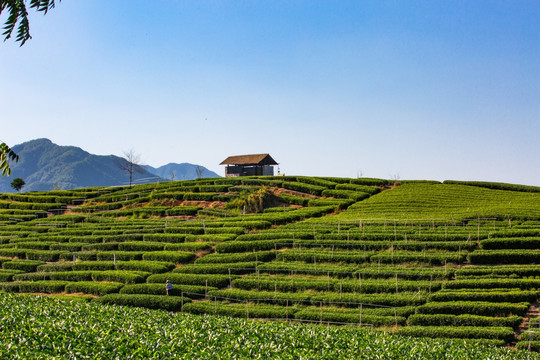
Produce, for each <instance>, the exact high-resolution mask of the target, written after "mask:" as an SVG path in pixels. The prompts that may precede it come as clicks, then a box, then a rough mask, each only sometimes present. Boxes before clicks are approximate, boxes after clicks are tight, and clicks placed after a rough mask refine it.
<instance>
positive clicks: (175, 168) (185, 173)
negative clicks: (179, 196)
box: [144, 163, 219, 180]
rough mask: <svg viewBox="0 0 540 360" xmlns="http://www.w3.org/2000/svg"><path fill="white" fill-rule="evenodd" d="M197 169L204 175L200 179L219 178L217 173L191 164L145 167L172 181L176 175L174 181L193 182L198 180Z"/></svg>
mask: <svg viewBox="0 0 540 360" xmlns="http://www.w3.org/2000/svg"><path fill="white" fill-rule="evenodd" d="M197 167H198V168H200V169H201V171H202V173H201V176H200V177H204V178H211V177H219V175H218V174H216V173H215V172H213V171H211V170H208V169H207V168H205V167H204V166H200V165H194V164H190V163H181V164H175V163H169V164H167V165H163V166H160V167H158V168H154V167H152V166H150V165H145V166H144V168H145V169H146V170H148V171H149V172H151V173H153V174H156V175H157V176H159V177H161V178H164V179H172V174H173V173H174V180H192V179H196V178H198V177H199V176H198V174H197Z"/></svg>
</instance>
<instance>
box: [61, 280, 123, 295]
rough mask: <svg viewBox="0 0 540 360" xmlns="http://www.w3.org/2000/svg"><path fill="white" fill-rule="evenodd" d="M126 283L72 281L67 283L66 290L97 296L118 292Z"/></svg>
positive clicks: (69, 292) (71, 292) (70, 292)
mask: <svg viewBox="0 0 540 360" xmlns="http://www.w3.org/2000/svg"><path fill="white" fill-rule="evenodd" d="M123 286H124V284H120V283H113V282H106V283H103V282H95V281H80V282H75V283H70V284H67V285H66V292H67V293H68V294H73V293H84V294H91V295H97V296H103V295H106V294H112V293H117V292H118V291H119V290H120V289H121V288H122V287H123Z"/></svg>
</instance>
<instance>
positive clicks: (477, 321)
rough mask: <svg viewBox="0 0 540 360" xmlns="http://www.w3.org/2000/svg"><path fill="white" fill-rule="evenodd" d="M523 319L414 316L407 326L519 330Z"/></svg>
mask: <svg viewBox="0 0 540 360" xmlns="http://www.w3.org/2000/svg"><path fill="white" fill-rule="evenodd" d="M522 321H523V319H522V318H521V317H519V316H509V317H489V316H478V315H468V314H464V315H451V314H434V315H429V314H413V315H411V316H409V318H408V319H407V324H408V325H411V326H414V325H419V326H500V327H511V328H514V329H515V328H517V327H518V326H519V325H520V324H521V322H522Z"/></svg>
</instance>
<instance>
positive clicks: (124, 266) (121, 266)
mask: <svg viewBox="0 0 540 360" xmlns="http://www.w3.org/2000/svg"><path fill="white" fill-rule="evenodd" d="M116 269H117V270H131V271H145V272H149V273H152V274H159V273H164V272H169V271H171V270H172V269H174V264H173V263H171V262H165V261H146V260H142V261H117V262H116Z"/></svg>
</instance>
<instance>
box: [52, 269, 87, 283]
mask: <svg viewBox="0 0 540 360" xmlns="http://www.w3.org/2000/svg"><path fill="white" fill-rule="evenodd" d="M49 277H50V278H51V279H52V280H64V281H92V271H88V270H80V271H77V270H75V271H58V272H53V273H50V274H49Z"/></svg>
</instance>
